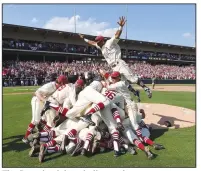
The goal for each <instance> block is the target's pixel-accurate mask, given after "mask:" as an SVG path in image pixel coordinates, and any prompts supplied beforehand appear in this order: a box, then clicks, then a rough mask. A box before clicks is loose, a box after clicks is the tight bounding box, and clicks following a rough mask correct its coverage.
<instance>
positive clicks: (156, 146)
mask: <svg viewBox="0 0 201 171" xmlns="http://www.w3.org/2000/svg"><path fill="white" fill-rule="evenodd" d="M153 147H154V149H155V150H162V149H165V147H164V146H163V145H161V144H156V143H154V144H153Z"/></svg>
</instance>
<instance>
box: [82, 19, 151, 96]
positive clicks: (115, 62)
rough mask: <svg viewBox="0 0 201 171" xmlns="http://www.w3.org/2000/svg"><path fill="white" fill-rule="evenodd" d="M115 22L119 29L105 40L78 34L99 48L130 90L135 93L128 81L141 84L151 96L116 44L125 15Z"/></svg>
mask: <svg viewBox="0 0 201 171" xmlns="http://www.w3.org/2000/svg"><path fill="white" fill-rule="evenodd" d="M117 23H118V24H119V26H120V27H119V29H118V30H117V32H116V33H115V35H114V36H113V37H112V38H111V39H109V40H107V41H106V42H105V39H104V37H103V36H98V37H96V39H95V41H92V40H88V39H85V38H84V36H83V35H80V38H82V39H84V41H85V42H87V43H88V44H90V45H93V46H95V47H97V48H98V49H99V50H101V52H102V54H103V56H104V58H105V60H106V61H107V63H108V65H109V66H110V67H111V68H112V70H113V71H118V72H120V73H121V74H122V76H123V77H122V79H124V80H125V81H126V83H127V84H126V85H127V87H128V88H129V90H130V91H131V92H133V93H135V90H134V89H133V88H132V86H131V85H130V84H129V83H136V84H138V85H139V86H141V87H142V88H143V89H144V90H145V92H146V93H147V95H148V97H149V98H151V97H152V92H151V90H150V89H149V88H148V87H147V86H146V85H145V84H144V83H143V82H142V80H140V79H139V78H138V77H136V76H135V75H134V74H133V73H132V71H131V70H130V68H129V67H128V65H127V64H126V63H125V61H123V60H122V59H121V48H120V46H119V45H118V41H119V38H120V35H121V33H122V29H123V26H124V25H125V23H126V20H125V17H120V19H119V22H117Z"/></svg>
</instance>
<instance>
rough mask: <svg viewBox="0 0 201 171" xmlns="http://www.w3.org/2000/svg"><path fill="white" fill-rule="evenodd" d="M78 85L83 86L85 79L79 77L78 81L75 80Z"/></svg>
mask: <svg viewBox="0 0 201 171" xmlns="http://www.w3.org/2000/svg"><path fill="white" fill-rule="evenodd" d="M75 84H76V85H78V86H80V87H83V86H84V80H82V79H78V80H77V81H76V82H75Z"/></svg>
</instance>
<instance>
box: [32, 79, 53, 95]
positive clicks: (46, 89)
mask: <svg viewBox="0 0 201 171" xmlns="http://www.w3.org/2000/svg"><path fill="white" fill-rule="evenodd" d="M56 89H57V88H56V83H55V82H50V83H47V84H44V85H43V86H42V87H40V88H39V89H37V90H36V92H35V93H39V94H41V95H42V96H44V97H49V96H50V95H51V94H52V93H54V92H55V91H56Z"/></svg>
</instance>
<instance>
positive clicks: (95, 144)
mask: <svg viewBox="0 0 201 171" xmlns="http://www.w3.org/2000/svg"><path fill="white" fill-rule="evenodd" d="M98 144H99V143H98V141H97V140H94V142H93V144H92V148H91V153H92V154H94V153H95V151H96V148H97V146H98Z"/></svg>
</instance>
